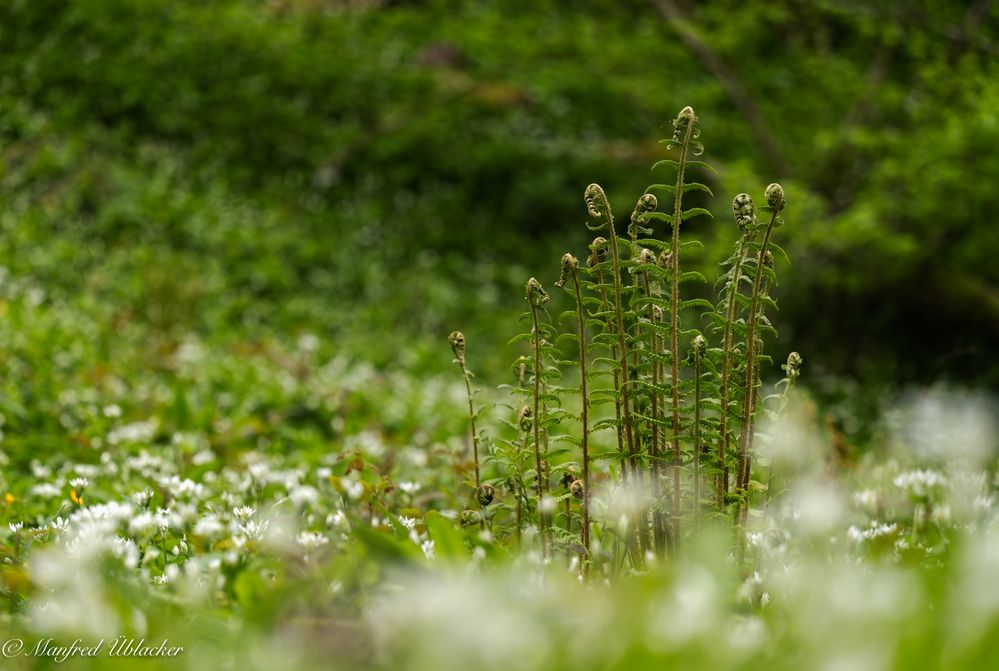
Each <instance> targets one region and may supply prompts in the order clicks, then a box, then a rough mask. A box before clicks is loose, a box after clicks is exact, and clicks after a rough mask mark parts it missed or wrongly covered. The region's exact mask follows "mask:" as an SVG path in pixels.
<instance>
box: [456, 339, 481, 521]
mask: <svg viewBox="0 0 999 671" xmlns="http://www.w3.org/2000/svg"><path fill="white" fill-rule="evenodd" d="M448 341H449V342H450V343H451V351H453V352H454V358H455V361H456V362H457V363H458V366H459V367H460V368H461V375H462V377H463V378H465V392H466V394H467V396H468V421H469V423H470V424H471V425H472V454H473V457H474V460H475V502H476V503H477V504H478V506H479V528H480V529H485V528H486V508H485V506H483V505H482V500H481V492H482V481H481V480H480V479H479V434H478V433H477V432H476V430H475V406H474V405H473V403H472V382H471V380H470V377H471V376H470V375H469V372H468V368H467V367H466V366H465V336H464V334H462V333H461V331H454V332H452V333H451V335H450V336H449V338H448Z"/></svg>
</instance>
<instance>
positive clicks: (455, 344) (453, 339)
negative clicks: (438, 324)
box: [447, 331, 465, 366]
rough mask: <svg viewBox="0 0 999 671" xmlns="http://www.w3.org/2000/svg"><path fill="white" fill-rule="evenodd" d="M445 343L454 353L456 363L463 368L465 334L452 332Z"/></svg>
mask: <svg viewBox="0 0 999 671" xmlns="http://www.w3.org/2000/svg"><path fill="white" fill-rule="evenodd" d="M447 341H448V342H449V343H450V344H451V351H452V352H454V358H455V359H457V360H458V363H460V364H461V365H462V366H464V365H465V334H464V333H462V332H461V331H452V332H451V335H449V336H448V339H447Z"/></svg>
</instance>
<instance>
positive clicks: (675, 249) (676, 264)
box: [669, 107, 695, 550]
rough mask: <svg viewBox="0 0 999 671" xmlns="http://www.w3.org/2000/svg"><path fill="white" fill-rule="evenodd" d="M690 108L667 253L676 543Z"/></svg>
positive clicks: (675, 533)
mask: <svg viewBox="0 0 999 671" xmlns="http://www.w3.org/2000/svg"><path fill="white" fill-rule="evenodd" d="M687 110H690V112H689V116H688V117H687V123H686V129H685V131H684V134H683V141H682V143H681V144H680V159H679V161H678V162H677V168H676V189H675V191H674V194H673V239H672V246H671V249H670V253H671V255H672V259H671V260H672V268H670V271H671V272H670V274H671V275H672V277H671V278H670V279H671V291H670V294H671V295H670V327H669V338H670V381H671V385H672V392H673V399H672V407H673V511H672V512H673V536H674V539H673V543H674V547H675V548H676V549H677V550H679V547H680V369H679V361H678V355H679V351H680V335H679V332H680V221H681V220H682V219H683V174H684V171H685V169H686V166H687V150H688V148H689V147H690V138H691V134H692V133H693V130H694V124H695V118H694V112H693V110H691V109H690V108H689V107H688V108H684V111H682V112H681V113H680V114H681V115H683V114H684V112H686V111H687Z"/></svg>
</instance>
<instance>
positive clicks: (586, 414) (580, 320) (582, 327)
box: [556, 254, 590, 558]
mask: <svg viewBox="0 0 999 671" xmlns="http://www.w3.org/2000/svg"><path fill="white" fill-rule="evenodd" d="M566 275H569V276H570V277H572V290H573V295H574V296H575V298H576V326H577V328H578V333H579V396H580V398H581V400H582V403H583V409H582V411H581V413H580V419H581V421H582V423H583V437H582V441H581V447H582V450H583V520H582V524H583V530H582V532H581V534H580V535H581V537H582V540H583V549H584V550H585V551H586V556H587V558H589V556H590V447H589V440H590V397H589V395H588V394H587V389H586V383H587V377H586V314H585V312H584V308H583V292H582V290H581V289H580V288H579V262H578V261H577V260H576V257H574V256H573V255H572V254H566V255H565V256H563V257H562V277H560V278H559V281H558V282H557V283H556V285H557V286H560V287H561V286H562V285H563V284H565V279H566ZM570 488H571V483H570ZM565 501H566V524H567V525H568V518H569V501H570V499H568V498H567V499H566V500H565Z"/></svg>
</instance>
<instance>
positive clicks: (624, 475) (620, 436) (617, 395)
mask: <svg viewBox="0 0 999 671" xmlns="http://www.w3.org/2000/svg"><path fill="white" fill-rule="evenodd" d="M606 244H607V240H605V239H604V238H595V239H594V240H593V243H592V244H591V245H590V249H591V250H593V253H592V254H591V256H590V258H589V260H588V263H589V265H590V267H591V268H596V272H597V284H601V285H602V284H603V283H604V273H603V271H602V270H601V269H600V266H599V265H598V264H600V263H601V259H600V252H604V254H606V250H605V249H604V245H606ZM600 311H601V312H603V313H608V312H610V311H611V308H610V302H609V301H608V300H607V292H606V291H605V290H604V289H603V288H601V289H600ZM607 328H608V330H609V331H610V332H611V333H612V334H613V333H614V324H613V323H612V322H611V321H609V320H608V321H607ZM610 349H611V359H612V360H614V361H617V360H618V353H617V345H614V344H612V345H611V348H610ZM611 374H612V375H613V383H614V420H615V427H616V428H617V450H618V454H620V456H621V480H622V482H627V481H628V468H627V462H626V460H625V452H624V449H625V438H624V431H623V424H622V422H621V378H620V375H619V374H618V370H617V366H613V367H612V368H611Z"/></svg>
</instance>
